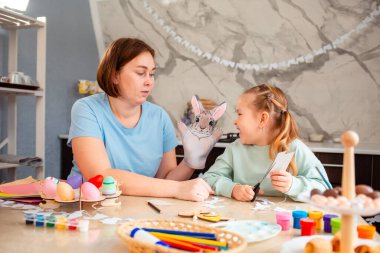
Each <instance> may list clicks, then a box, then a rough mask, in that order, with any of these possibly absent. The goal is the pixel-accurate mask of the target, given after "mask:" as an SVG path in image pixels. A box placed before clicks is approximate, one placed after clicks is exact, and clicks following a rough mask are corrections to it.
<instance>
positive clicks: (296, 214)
mask: <svg viewBox="0 0 380 253" xmlns="http://www.w3.org/2000/svg"><path fill="white" fill-rule="evenodd" d="M292 216H293V228H297V229H300V228H301V224H300V220H301V219H302V218H307V217H308V214H307V212H305V211H302V210H295V211H293V212H292Z"/></svg>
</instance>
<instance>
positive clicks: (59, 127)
mask: <svg viewBox="0 0 380 253" xmlns="http://www.w3.org/2000/svg"><path fill="white" fill-rule="evenodd" d="M25 14H26V15H28V16H31V17H39V16H46V20H47V50H46V139H45V145H46V146H45V147H46V153H45V154H46V171H45V175H46V176H54V177H59V176H60V142H59V139H58V135H59V134H63V133H67V132H68V129H69V126H70V110H71V106H72V104H73V103H74V101H75V100H77V99H78V98H80V97H81V96H80V95H78V92H77V80H79V79H88V80H95V78H96V69H97V65H98V61H99V60H98V51H97V48H96V41H95V35H94V30H93V27H92V21H91V14H90V8H89V1H88V0H79V1H78V0H64V1H62V0H30V3H29V6H28V9H27V10H26V12H25ZM35 34H36V33H35V32H34V31H33V30H25V31H22V32H20V38H19V58H18V69H19V70H20V71H22V72H24V73H26V74H28V75H31V76H32V77H33V78H34V79H35V71H36V68H35V59H36V50H35V48H36V35H35ZM6 54H7V36H6V33H4V31H0V59H1V63H0V71H1V73H0V74H2V75H4V74H7V68H6V67H7V55H6ZM17 102H18V129H17V130H18V142H17V145H18V154H21V155H31V154H34V150H35V148H34V147H35V139H34V132H35V127H34V125H35V119H34V113H35V109H34V105H35V99H34V98H33V97H18V98H17ZM5 110H6V99H5V98H4V97H0V117H1V124H0V136H1V138H0V139H2V138H4V136H5V128H6V123H5V121H6V111H5ZM4 152H5V150H2V153H4ZM28 175H33V176H35V175H34V172H33V170H31V169H30V168H25V169H19V170H18V171H17V178H22V177H26V176H28ZM6 180H7V177H6V173H5V172H1V174H0V182H3V181H6Z"/></svg>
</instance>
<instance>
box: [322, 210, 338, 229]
mask: <svg viewBox="0 0 380 253" xmlns="http://www.w3.org/2000/svg"><path fill="white" fill-rule="evenodd" d="M337 217H338V215H335V214H325V215H323V231H325V233H331V219H332V218H337Z"/></svg>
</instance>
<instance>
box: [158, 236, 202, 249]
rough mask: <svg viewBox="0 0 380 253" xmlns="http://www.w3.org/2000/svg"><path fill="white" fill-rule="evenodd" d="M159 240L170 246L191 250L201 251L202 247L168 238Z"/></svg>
mask: <svg viewBox="0 0 380 253" xmlns="http://www.w3.org/2000/svg"><path fill="white" fill-rule="evenodd" d="M161 241H162V242H164V243H166V244H167V245H169V246H170V247H171V248H176V249H183V250H187V251H191V252H203V250H202V248H200V247H196V246H193V245H192V244H191V243H185V242H180V241H177V240H174V239H169V238H168V239H165V240H161Z"/></svg>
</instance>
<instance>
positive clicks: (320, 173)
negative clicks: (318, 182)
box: [315, 166, 333, 189]
mask: <svg viewBox="0 0 380 253" xmlns="http://www.w3.org/2000/svg"><path fill="white" fill-rule="evenodd" d="M315 168H316V169H317V171H318V173H319V175H320V176H321V178H322V180H323V182H325V184H326V185H327V188H329V189H332V188H333V187H332V185H331V184H330V182H329V181H328V180H327V179H326V178H325V176H323V174H322V171H320V169H319V168H318V167H317V166H315Z"/></svg>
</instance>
